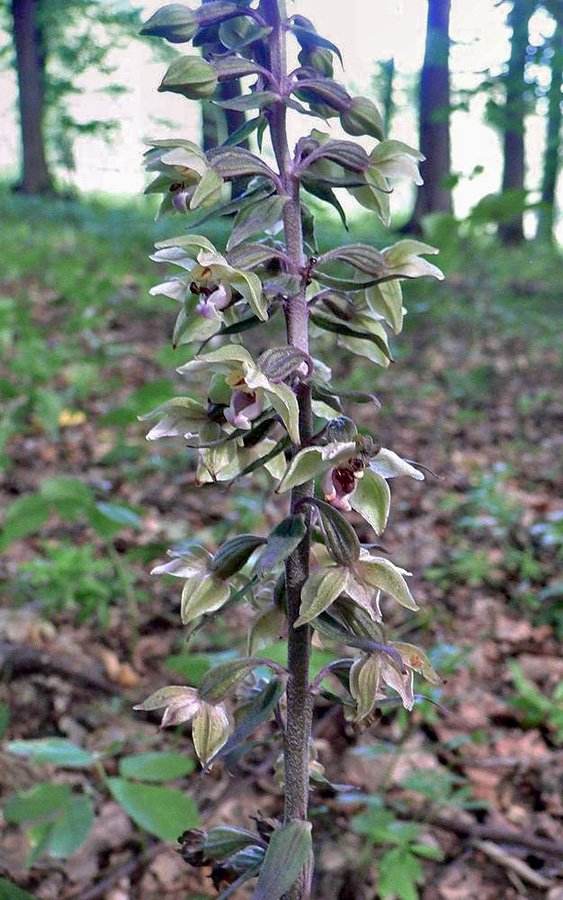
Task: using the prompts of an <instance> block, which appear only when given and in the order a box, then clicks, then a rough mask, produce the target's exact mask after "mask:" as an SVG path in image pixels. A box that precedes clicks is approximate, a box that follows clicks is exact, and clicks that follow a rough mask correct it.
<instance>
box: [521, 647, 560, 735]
mask: <svg viewBox="0 0 563 900" xmlns="http://www.w3.org/2000/svg"><path fill="white" fill-rule="evenodd" d="M508 665H509V668H510V672H511V674H512V680H513V682H514V687H515V688H516V690H517V694H516V695H515V696H513V697H511V698H510V705H511V706H513V707H514V708H515V709H517V710H518V711H519V712H520V714H521V716H522V724H523V725H524V727H525V728H536V727H538V726H542V727H544V728H545V729H546V730H547V732H548V734H549V736H550V739H551V741H553V743H554V744H556V745H558V746H559V745H561V744H563V681H562V682H560V683H559V684H558V685H557V686H556V687H555V688H554V690H553V692H552V694H551V697H548V696H546V694H544V693H542V692H541V691H539V690H538V689H537V687H535V685H533V684H532V682H531V681H529V680H528V679H527V678H526V676H525V675H524V673H523V672H522V669H521V668H520V666H519V665H518V664H517V663H515V662H509V664H508Z"/></svg>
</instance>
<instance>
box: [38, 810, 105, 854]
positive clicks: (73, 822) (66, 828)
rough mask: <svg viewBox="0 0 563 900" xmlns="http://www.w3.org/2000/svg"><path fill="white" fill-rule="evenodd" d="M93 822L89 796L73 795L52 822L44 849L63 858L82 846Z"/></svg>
mask: <svg viewBox="0 0 563 900" xmlns="http://www.w3.org/2000/svg"><path fill="white" fill-rule="evenodd" d="M93 822H94V804H93V803H92V800H91V799H90V797H73V799H72V800H71V801H70V803H69V804H68V805H67V806H66V807H65V808H64V810H63V812H62V814H61V815H60V816H59V817H58V819H57V821H56V822H55V823H54V824H53V826H52V828H51V830H50V834H49V840H48V843H47V846H46V850H47V852H48V853H49V855H50V856H54V857H56V858H63V859H64V858H65V857H67V856H72V854H73V853H76V851H77V850H78V849H79V848H80V847H81V846H82V844H83V843H84V841H85V840H86V838H87V837H88V834H89V833H90V829H91V827H92V824H93Z"/></svg>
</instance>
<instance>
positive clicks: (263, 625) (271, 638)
mask: <svg viewBox="0 0 563 900" xmlns="http://www.w3.org/2000/svg"><path fill="white" fill-rule="evenodd" d="M286 621H287V620H286V616H285V613H284V611H283V609H280V607H278V606H271V607H270V608H269V609H266V610H265V611H264V612H263V613H262V614H261V615H259V616H258V617H257V618H256V619H255V620H254V622H253V623H252V627H251V629H250V632H249V635H248V652H249V653H250V654H255V653H258V652H259V651H260V650H263V649H264V647H271V645H272V644H273V643H275V642H276V641H277V640H278V638H279V637H280V635H281V634H282V632H283V631H284V628H285V625H286Z"/></svg>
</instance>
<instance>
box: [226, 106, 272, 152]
mask: <svg viewBox="0 0 563 900" xmlns="http://www.w3.org/2000/svg"><path fill="white" fill-rule="evenodd" d="M263 121H264V116H263V115H262V114H260V115H259V116H255V118H254V119H248V120H247V121H246V122H245V123H244V125H241V126H240V128H237V130H236V131H233V133H232V134H230V135H229V136H228V138H226V139H225V140H224V141H223V143H222V144H221V147H235V146H236V145H237V144H241V143H242V142H243V141H245V140H246V139H247V138H249V137H250V135H251V134H254V132H255V131H256V129H257V128H258V127H259V126H260V125H261V123H262V122H263Z"/></svg>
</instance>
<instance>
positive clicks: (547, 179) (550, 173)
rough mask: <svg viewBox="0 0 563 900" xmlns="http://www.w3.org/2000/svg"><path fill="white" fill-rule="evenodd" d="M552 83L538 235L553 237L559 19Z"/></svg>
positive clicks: (562, 69) (562, 57) (562, 49)
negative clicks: (542, 205)
mask: <svg viewBox="0 0 563 900" xmlns="http://www.w3.org/2000/svg"><path fill="white" fill-rule="evenodd" d="M552 49H553V56H552V57H551V82H550V85H549V92H548V109H547V133H546V146H545V153H544V158H543V178H542V192H541V199H542V203H543V204H544V207H543V209H542V210H541V211H540V216H539V222H538V236H539V237H541V238H543V239H544V240H547V241H550V240H553V228H554V224H555V189H556V186H557V176H558V174H559V162H560V152H561V100H562V99H563V98H562V95H561V90H562V82H563V22H558V23H557V26H556V28H555V33H554V35H553V38H552Z"/></svg>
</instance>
